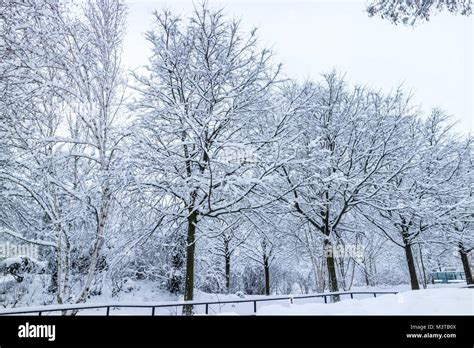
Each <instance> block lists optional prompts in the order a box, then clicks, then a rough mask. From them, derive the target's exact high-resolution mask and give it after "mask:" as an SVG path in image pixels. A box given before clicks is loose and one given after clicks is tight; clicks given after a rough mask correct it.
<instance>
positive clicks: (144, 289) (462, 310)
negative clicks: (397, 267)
mask: <svg viewBox="0 0 474 348" xmlns="http://www.w3.org/2000/svg"><path fill="white" fill-rule="evenodd" d="M462 286H465V284H436V285H430V288H429V289H426V290H419V291H411V290H410V289H409V286H408V285H399V286H395V287H376V288H368V287H356V288H352V289H351V291H355V292H357V291H398V292H400V293H399V294H397V295H391V294H383V295H377V297H376V298H374V297H373V295H372V294H356V295H354V299H350V296H349V295H341V301H340V302H338V303H328V304H325V303H324V299H323V298H307V299H299V298H295V299H294V300H293V303H290V301H289V300H288V299H275V300H272V301H266V302H257V314H259V315H287V314H288V315H293V314H296V315H333V314H334V315H339V314H341V315H344V314H346V315H348V314H351V315H371V314H379V315H380V314H382V315H383V314H387V315H396V314H413V315H418V314H434V315H436V314H463V315H466V314H467V315H473V314H474V308H473V306H474V289H467V288H461V287H462ZM287 296H288V295H281V297H287ZM275 297H278V296H275ZM259 298H266V296H263V295H258V296H250V295H246V296H244V297H241V296H237V295H236V294H207V293H203V292H196V295H195V301H201V302H211V301H232V300H252V299H259ZM181 300H182V298H180V297H177V296H171V295H169V294H165V293H163V292H160V291H158V290H156V287H155V286H154V285H153V284H152V283H148V282H139V283H138V284H135V286H134V288H133V289H131V291H130V292H128V293H126V292H122V293H120V294H119V296H116V297H113V298H112V297H111V295H110V294H108V293H106V292H104V293H103V294H102V295H100V296H94V297H92V298H91V299H89V300H88V301H87V303H86V305H87V306H93V305H116V304H120V305H124V304H127V305H139V304H142V305H150V304H153V305H165V304H172V303H176V302H177V301H181ZM47 307H48V308H50V309H51V308H57V307H58V306H47ZM22 309H28V310H32V309H34V310H40V309H43V310H44V309H45V307H44V306H28V307H23V308H15V310H17V311H21V310H22ZM181 309H182V307H163V308H156V309H155V314H156V315H179V314H181ZM10 310H11V309H0V313H1V312H2V311H10ZM194 310H195V313H196V314H204V313H205V306H204V305H195V306H194ZM105 311H106V309H105V308H93V309H85V310H81V311H80V312H79V313H78V315H104V314H105ZM60 313H61V312H53V313H49V314H48V313H44V314H43V315H59V314H60ZM150 314H151V308H136V307H135V308H118V307H112V308H111V310H110V315H150ZM209 314H220V315H252V314H254V311H253V302H247V303H228V304H212V305H209Z"/></svg>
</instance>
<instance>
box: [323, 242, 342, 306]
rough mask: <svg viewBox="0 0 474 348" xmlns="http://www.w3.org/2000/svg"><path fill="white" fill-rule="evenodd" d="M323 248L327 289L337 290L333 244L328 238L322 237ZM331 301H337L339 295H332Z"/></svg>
mask: <svg viewBox="0 0 474 348" xmlns="http://www.w3.org/2000/svg"><path fill="white" fill-rule="evenodd" d="M324 250H325V252H326V265H327V268H328V277H329V291H330V292H338V291H339V287H338V285H337V273H336V264H335V262H334V255H333V246H332V244H331V242H330V241H329V239H324ZM332 301H333V302H337V301H339V295H335V296H332Z"/></svg>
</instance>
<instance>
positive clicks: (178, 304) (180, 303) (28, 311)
mask: <svg viewBox="0 0 474 348" xmlns="http://www.w3.org/2000/svg"><path fill="white" fill-rule="evenodd" d="M397 293H398V292H396V291H350V292H348V291H344V292H330V293H323V294H312V295H288V296H278V297H264V298H253V299H243V300H224V301H207V302H203V301H176V302H158V303H146V304H123V303H117V304H104V305H94V304H90V305H88V304H73V305H57V306H43V307H44V308H41V307H36V308H32V309H27V308H25V309H24V308H18V309H11V310H7V311H3V310H0V315H16V314H33V313H38V315H39V316H41V315H42V314H43V313H52V312H63V314H64V313H65V312H66V313H67V311H74V312H75V313H77V312H79V311H81V310H86V309H105V310H106V311H105V315H106V316H109V315H110V309H111V308H112V309H114V308H150V309H151V315H152V316H155V315H156V309H157V308H169V307H171V308H173V307H175V308H179V307H184V306H204V312H205V314H209V306H210V305H223V304H230V303H253V313H254V314H255V313H257V302H266V301H282V300H291V301H292V302H293V301H294V300H297V299H307V298H321V297H322V298H324V303H328V297H329V298H330V297H333V296H345V295H347V296H350V298H351V299H354V296H355V295H373V296H374V297H377V294H379V295H380V294H382V295H385V294H397ZM38 308H39V309H38Z"/></svg>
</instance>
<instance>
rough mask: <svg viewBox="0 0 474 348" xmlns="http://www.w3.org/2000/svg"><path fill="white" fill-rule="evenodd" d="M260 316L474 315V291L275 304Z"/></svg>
mask: <svg viewBox="0 0 474 348" xmlns="http://www.w3.org/2000/svg"><path fill="white" fill-rule="evenodd" d="M258 314H260V315H289V314H290V315H339V314H342V315H344V314H345V315H403V314H405V315H424V314H428V315H474V290H473V289H466V288H434V289H426V290H418V291H404V292H401V293H398V294H396V295H383V296H379V297H376V298H365V299H353V300H350V299H349V300H342V301H340V302H338V303H331V304H321V303H306V304H301V305H300V304H295V303H294V304H292V305H291V304H288V305H286V306H282V305H278V304H273V305H269V306H263V307H262V308H261V309H260V310H259V312H258Z"/></svg>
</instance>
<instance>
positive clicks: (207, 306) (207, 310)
mask: <svg viewBox="0 0 474 348" xmlns="http://www.w3.org/2000/svg"><path fill="white" fill-rule="evenodd" d="M206 314H209V303H206Z"/></svg>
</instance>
